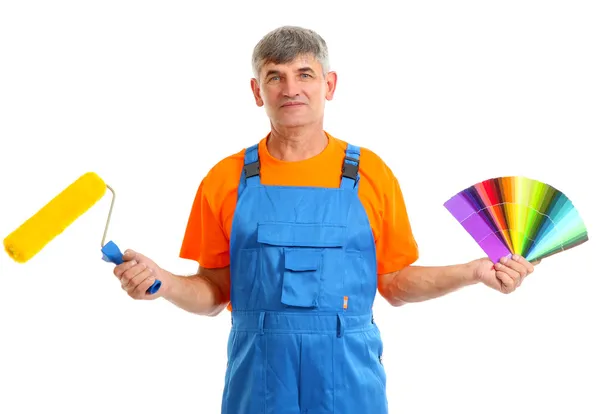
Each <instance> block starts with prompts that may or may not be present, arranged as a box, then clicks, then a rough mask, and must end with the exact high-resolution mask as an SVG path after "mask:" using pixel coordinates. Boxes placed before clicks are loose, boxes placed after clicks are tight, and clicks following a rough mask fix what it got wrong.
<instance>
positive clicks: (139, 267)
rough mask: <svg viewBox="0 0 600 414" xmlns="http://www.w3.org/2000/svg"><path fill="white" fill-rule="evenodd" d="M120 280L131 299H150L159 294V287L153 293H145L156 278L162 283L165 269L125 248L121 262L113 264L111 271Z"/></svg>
mask: <svg viewBox="0 0 600 414" xmlns="http://www.w3.org/2000/svg"><path fill="white" fill-rule="evenodd" d="M113 273H114V274H115V276H116V277H117V278H118V279H119V280H120V281H121V287H122V288H123V290H124V291H125V292H127V294H128V295H129V296H131V297H132V298H133V299H145V300H151V299H156V298H158V297H160V296H161V290H162V288H161V289H159V290H158V292H156V293H155V294H153V295H150V294H148V293H146V291H147V290H148V289H149V288H150V286H152V284H153V283H154V281H155V280H156V279H159V280H160V281H161V282H162V283H164V278H165V276H166V275H165V273H166V272H165V271H164V270H163V269H161V268H160V267H159V266H158V265H157V264H156V263H154V262H153V261H152V260H150V259H149V258H147V257H146V256H144V255H142V254H140V253H137V252H134V251H133V250H126V251H125V253H124V254H123V263H121V264H120V265H117V266H115V269H114V271H113Z"/></svg>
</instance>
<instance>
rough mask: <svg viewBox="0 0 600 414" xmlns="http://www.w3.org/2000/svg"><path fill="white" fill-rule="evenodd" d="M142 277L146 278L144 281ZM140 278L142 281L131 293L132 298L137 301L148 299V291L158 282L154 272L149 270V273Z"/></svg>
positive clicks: (144, 273) (143, 273) (146, 272)
mask: <svg viewBox="0 0 600 414" xmlns="http://www.w3.org/2000/svg"><path fill="white" fill-rule="evenodd" d="M142 275H144V276H145V278H143V279H142ZM139 276H140V279H142V280H141V282H140V283H139V284H138V285H137V286H136V287H135V289H134V290H133V291H132V292H131V293H130V296H131V297H133V298H136V299H143V298H147V297H149V296H150V295H148V294H147V293H146V291H147V290H148V289H149V288H150V286H152V284H153V283H154V281H155V280H156V278H155V277H154V272H153V271H152V269H147V271H144V272H142V273H140V275H139Z"/></svg>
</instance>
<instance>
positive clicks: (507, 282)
mask: <svg viewBox="0 0 600 414" xmlns="http://www.w3.org/2000/svg"><path fill="white" fill-rule="evenodd" d="M496 278H498V279H499V280H500V283H501V284H502V287H501V289H500V291H501V292H502V293H511V292H513V291H514V290H515V288H516V283H515V280H514V279H513V278H512V277H510V276H509V275H508V274H507V273H506V272H503V271H497V272H496Z"/></svg>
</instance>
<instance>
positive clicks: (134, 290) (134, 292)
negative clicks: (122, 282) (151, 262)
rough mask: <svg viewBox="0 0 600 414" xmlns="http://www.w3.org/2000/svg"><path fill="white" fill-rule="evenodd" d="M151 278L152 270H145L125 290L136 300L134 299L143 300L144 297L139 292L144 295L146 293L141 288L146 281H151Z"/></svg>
mask: <svg viewBox="0 0 600 414" xmlns="http://www.w3.org/2000/svg"><path fill="white" fill-rule="evenodd" d="M151 276H152V271H151V270H150V269H145V270H144V271H142V272H141V273H138V274H137V275H136V276H135V277H134V278H133V279H132V280H131V282H130V283H129V285H128V286H127V288H126V289H125V291H126V292H127V294H128V295H129V296H131V297H132V298H134V299H141V298H142V297H143V296H144V295H142V294H140V293H139V292H138V291H141V292H142V293H143V292H145V291H144V290H142V288H140V285H142V284H143V283H144V282H145V281H147V279H149V278H150V277H151Z"/></svg>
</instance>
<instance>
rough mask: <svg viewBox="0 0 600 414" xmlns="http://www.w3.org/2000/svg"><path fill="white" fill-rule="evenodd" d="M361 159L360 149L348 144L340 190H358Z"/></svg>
mask: <svg viewBox="0 0 600 414" xmlns="http://www.w3.org/2000/svg"><path fill="white" fill-rule="evenodd" d="M359 159H360V147H357V146H356V145H352V144H348V147H347V148H346V157H345V158H344V164H343V166H342V182H341V183H340V188H347V189H351V188H354V189H355V190H358V181H359V180H360V176H359V175H358V164H359Z"/></svg>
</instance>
